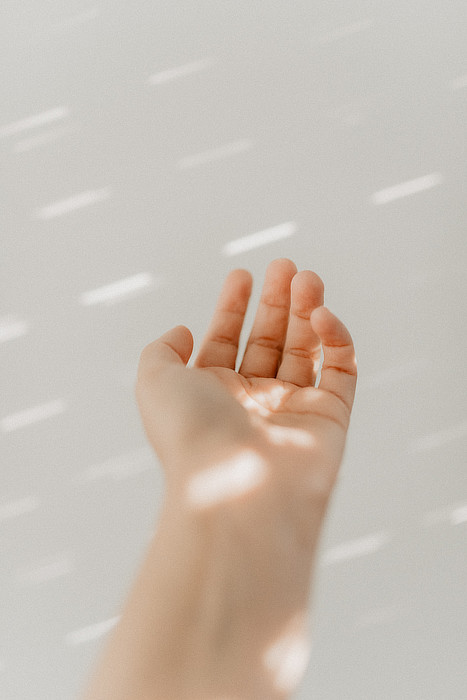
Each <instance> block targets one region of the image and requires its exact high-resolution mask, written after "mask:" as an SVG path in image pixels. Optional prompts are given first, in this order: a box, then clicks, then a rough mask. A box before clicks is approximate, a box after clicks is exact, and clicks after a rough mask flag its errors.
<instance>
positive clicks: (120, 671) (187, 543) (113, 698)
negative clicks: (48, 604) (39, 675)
mask: <svg viewBox="0 0 467 700" xmlns="http://www.w3.org/2000/svg"><path fill="white" fill-rule="evenodd" d="M240 540H241V538H240ZM243 547H244V542H243V543H242V542H241V541H239V537H238V533H237V532H236V531H235V525H234V523H233V521H232V520H231V519H230V517H229V515H228V514H226V517H225V518H222V517H217V519H216V520H214V519H213V518H211V517H210V516H208V517H203V518H199V517H197V518H195V517H190V516H189V515H188V514H187V513H185V514H184V513H182V512H181V508H180V507H178V509H177V508H176V505H174V506H171V507H166V508H165V509H164V510H163V513H162V517H161V519H160V521H159V526H158V529H157V532H156V535H155V537H154V538H153V540H152V541H151V542H150V545H149V548H148V550H147V553H146V555H145V559H144V561H143V564H142V567H141V569H140V571H139V574H138V576H137V578H136V581H135V583H134V585H133V587H132V590H131V592H130V595H129V597H128V599H127V601H126V604H125V607H124V610H123V613H122V616H121V618H120V621H119V623H118V625H117V627H116V628H115V629H114V631H113V633H112V635H111V637H110V639H109V642H108V644H107V646H106V647H105V649H104V653H103V655H102V657H101V659H100V660H99V663H98V665H97V667H96V669H95V672H94V675H93V678H92V679H91V683H90V685H89V688H88V690H87V692H86V694H85V696H84V697H83V700H135V699H136V698H138V700H171V699H173V700H185V698H186V699H187V700H188V698H189V699H190V700H211V698H212V700H217V699H218V698H219V697H229V695H230V694H231V697H235V698H236V700H237V698H238V700H250V698H251V700H253V699H254V700H276V698H277V699H278V700H279V699H281V700H282V699H283V698H286V697H288V695H287V694H286V693H284V692H280V691H278V690H276V689H274V683H273V675H272V674H271V673H270V672H269V671H268V669H267V668H266V667H265V665H264V662H263V653H264V648H265V644H266V642H267V640H268V639H269V640H270V630H268V629H267V624H268V610H269V606H270V605H271V604H272V605H273V604H274V601H273V600H271V596H270V594H269V592H268V591H267V590H266V588H267V587H268V585H269V586H270V583H269V582H266V586H265V588H264V591H261V590H260V588H259V587H258V578H257V574H255V582H254V583H253V582H252V580H251V581H250V580H249V577H248V574H247V573H246V572H245V569H244V566H243V564H244V560H245V554H244V553H243V551H242V548H243ZM264 551H265V550H264ZM247 556H248V555H247ZM259 565H260V563H259ZM267 575H268V574H267V573H266V576H267ZM259 583H261V582H260V581H259ZM304 584H305V586H306V581H304ZM255 587H256V589H257V590H256V591H255V590H252V589H253V588H255ZM268 598H269V600H268ZM260 599H261V600H260ZM263 606H264V609H263V610H262V609H261V608H262V607H263ZM269 617H270V616H269ZM264 618H266V619H264ZM258 620H259V621H264V625H263V626H262V627H260V626H259V625H258V624H257V621H258ZM271 631H272V630H271Z"/></svg>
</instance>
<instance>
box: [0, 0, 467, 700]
mask: <svg viewBox="0 0 467 700" xmlns="http://www.w3.org/2000/svg"><path fill="white" fill-rule="evenodd" d="M0 101H1V102H0V178H1V182H0V206H1V221H0V237H1V238H0V241H1V247H0V271H1V288H0V341H1V342H0V380H1V389H0V461H1V470H0V590H1V594H0V697H1V698H2V700H72V699H74V698H76V697H77V695H78V692H79V691H80V690H81V689H82V688H83V684H84V683H85V681H86V678H87V674H88V672H89V670H90V668H91V666H92V664H93V663H94V662H95V659H96V657H97V654H98V651H99V649H100V648H101V645H102V644H103V642H104V641H105V638H106V635H107V634H108V633H109V630H110V629H111V627H112V625H113V624H114V623H115V621H116V619H117V617H118V615H119V610H120V606H121V604H122V602H123V601H124V599H125V597H126V594H127V591H128V588H129V586H130V585H131V583H132V581H133V579H134V577H135V574H136V571H137V568H138V566H139V564H140V562H141V558H142V555H143V552H144V550H145V546H146V543H147V542H148V540H149V537H150V536H151V532H152V527H153V523H154V522H155V520H156V516H157V512H158V509H159V508H160V504H161V500H162V497H163V482H162V476H161V472H160V469H159V465H158V464H157V460H156V458H155V457H154V455H153V453H152V452H151V449H150V448H149V446H148V444H147V442H146V439H145V435H144V432H143V428H142V425H141V422H140V419H139V413H138V410H137V407H136V403H135V400H134V396H133V387H134V381H135V377H136V368H137V364H138V360H139V354H140V352H141V350H142V348H143V347H144V345H145V344H147V343H148V342H150V341H151V340H154V339H155V338H157V337H158V336H160V335H161V334H162V333H164V332H165V331H166V330H168V329H169V328H171V327H173V326H175V325H178V324H184V325H187V326H188V327H189V328H190V330H191V331H192V333H193V335H194V337H195V348H194V353H193V358H194V357H195V356H196V353H197V350H198V349H199V346H200V342H201V339H202V336H203V334H204V332H205V331H206V329H207V325H208V323H209V320H210V317H211V314H212V311H213V309H214V305H215V301H216V298H217V295H218V293H219V291H220V288H221V286H222V282H223V280H224V278H225V276H226V274H227V273H228V272H229V270H231V269H233V268H236V267H243V268H247V269H248V270H250V271H251V272H252V274H253V276H254V288H253V295H252V298H251V301H250V306H249V309H248V314H247V318H246V322H245V328H244V334H243V336H242V339H243V340H242V342H243V348H244V344H245V343H246V338H247V335H248V333H249V331H250V329H251V323H252V320H253V315H254V312H255V310H256V305H257V302H258V299H259V293H260V290H261V286H262V284H263V280H264V272H265V269H266V267H267V265H268V264H269V262H270V261H271V260H273V259H274V258H277V257H289V258H291V259H292V260H294V262H295V263H296V265H297V267H298V268H299V269H300V270H301V269H312V270H315V271H316V272H317V273H318V274H319V275H320V276H321V278H322V279H323V281H324V283H325V286H326V296H325V303H326V305H327V306H328V307H329V308H330V309H331V310H332V311H333V312H334V313H336V314H337V315H338V316H340V318H342V320H343V321H344V323H345V324H346V325H347V326H348V328H349V329H350V331H351V333H352V335H353V338H354V342H355V347H356V350H357V358H358V365H359V382H358V386H357V395H356V400H355V406H354V412H353V415H352V421H351V426H350V432H349V436H348V443H347V448H346V453H345V458H344V462H343V464H342V469H341V474H340V478H339V481H338V485H337V487H336V491H335V494H334V497H333V500H332V503H331V507H330V510H329V514H328V518H327V521H326V526H325V530H324V534H323V540H322V550H321V552H320V556H319V566H318V570H317V579H316V584H315V596H314V601H315V604H314V608H313V611H312V618H313V652H312V659H311V662H310V665H309V668H308V671H307V673H306V676H305V678H304V680H303V682H302V684H301V686H300V688H299V690H298V691H297V693H296V698H297V700H306V699H313V700H374V699H375V698H377V699H378V700H464V699H465V698H466V697H467V665H466V640H467V556H466V544H467V479H466V461H467V460H466V441H467V406H466V400H465V397H466V389H467V381H466V379H467V377H466V361H465V346H466V339H467V338H466V335H467V334H466V325H465V318H466V304H465V298H466V291H467V285H466V278H465V269H466V263H467V259H466V258H467V256H466V252H467V243H466V235H467V230H466V222H467V216H466V214H467V207H466V199H467V198H466V182H467V169H466V152H467V138H466V136H467V129H466V124H467V5H466V3H465V0H457V1H452V2H446V3H444V2H439V0H433V1H422V0H418V1H417V0H416V1H415V2H407V0H376V1H374V2H370V1H369V0H368V1H365V0H360V1H358V0H346V1H344V0H342V2H328V1H327V0H317V1H315V2H311V1H310V0H299V1H294V0H291V1H290V2H285V1H284V2H276V1H271V2H266V1H263V2H258V1H254V0H242V1H238V0H235V1H227V0H196V1H195V0H193V1H192V2H186V1H183V2H176V1H175V0H173V1H171V2H167V1H164V2H160V1H159V2H158V1H153V2H150V1H149V0H146V1H145V2H137V1H136V2H129V1H127V2H124V1H123V0H103V1H102V2H92V1H91V0H86V1H79V0H73V1H66V0H49V1H47V2H46V1H45V0H44V1H42V2H41V1H40V0H36V1H34V0H29V1H28V2H27V1H25V2H17V1H16V0H14V1H13V0H2V4H1V8H0Z"/></svg>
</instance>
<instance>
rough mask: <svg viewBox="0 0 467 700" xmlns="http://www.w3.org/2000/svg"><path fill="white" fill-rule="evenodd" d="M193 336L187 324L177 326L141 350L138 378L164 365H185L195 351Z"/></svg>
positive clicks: (152, 372)
mask: <svg viewBox="0 0 467 700" xmlns="http://www.w3.org/2000/svg"><path fill="white" fill-rule="evenodd" d="M193 344H194V341H193V336H192V334H191V331H190V330H189V329H188V328H187V327H186V326H175V328H171V329H170V330H169V331H167V332H166V333H164V334H163V335H161V336H160V337H159V338H157V340H154V341H153V342H152V343H149V344H148V345H146V347H145V348H143V351H142V352H141V355H140V359H139V365H138V379H139V378H140V377H141V376H142V375H143V376H144V375H146V373H147V372H149V373H151V375H153V374H154V372H157V371H159V370H161V369H163V368H164V367H169V366H175V367H176V366H180V367H185V366H186V365H187V363H188V360H189V359H190V357H191V353H192V352H193Z"/></svg>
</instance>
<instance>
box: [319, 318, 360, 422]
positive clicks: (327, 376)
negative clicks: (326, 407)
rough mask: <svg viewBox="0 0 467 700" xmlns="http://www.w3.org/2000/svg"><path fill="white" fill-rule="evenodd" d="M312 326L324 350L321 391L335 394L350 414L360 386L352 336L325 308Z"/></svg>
mask: <svg viewBox="0 0 467 700" xmlns="http://www.w3.org/2000/svg"><path fill="white" fill-rule="evenodd" d="M310 322H311V325H312V326H313V329H314V331H315V332H316V334H317V335H318V336H319V338H320V339H321V344H322V347H323V355H324V360H323V366H322V368H321V378H320V382H319V388H320V389H323V390H324V391H328V392H330V393H331V394H335V396H337V397H338V398H339V399H341V401H342V402H343V403H344V404H345V406H346V408H347V409H348V410H349V411H351V410H352V406H353V401H354V397H355V387H356V385H357V358H356V356H355V348H354V345H353V340H352V336H351V335H350V333H349V331H348V330H347V328H346V327H345V326H344V324H343V323H342V321H340V320H339V319H338V318H337V316H334V314H333V313H331V311H329V309H328V308H326V307H325V306H320V307H319V308H317V309H315V310H314V311H313V312H312V313H311V316H310Z"/></svg>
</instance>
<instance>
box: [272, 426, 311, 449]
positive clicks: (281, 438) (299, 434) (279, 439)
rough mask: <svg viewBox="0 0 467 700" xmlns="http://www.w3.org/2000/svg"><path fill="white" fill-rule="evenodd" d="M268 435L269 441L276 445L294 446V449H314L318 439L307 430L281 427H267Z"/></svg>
mask: <svg viewBox="0 0 467 700" xmlns="http://www.w3.org/2000/svg"><path fill="white" fill-rule="evenodd" d="M266 433H267V435H268V437H269V440H270V441H271V442H272V443H274V444H275V445H293V446H294V447H308V448H310V447H313V446H314V445H315V444H316V438H314V437H313V436H312V435H311V433H309V432H307V431H306V430H300V429H299V428H288V427H283V426H281V425H268V426H266Z"/></svg>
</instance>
